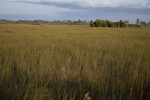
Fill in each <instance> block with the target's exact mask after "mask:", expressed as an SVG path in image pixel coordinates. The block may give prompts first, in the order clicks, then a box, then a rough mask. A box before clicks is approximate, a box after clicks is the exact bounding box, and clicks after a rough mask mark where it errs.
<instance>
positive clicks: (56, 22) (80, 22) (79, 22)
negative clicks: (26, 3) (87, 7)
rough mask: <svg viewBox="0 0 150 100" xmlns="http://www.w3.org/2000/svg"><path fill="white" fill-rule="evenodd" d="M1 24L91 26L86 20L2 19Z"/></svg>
mask: <svg viewBox="0 0 150 100" xmlns="http://www.w3.org/2000/svg"><path fill="white" fill-rule="evenodd" d="M0 24H33V25H42V24H50V25H61V24H62V25H89V22H88V21H86V20H80V19H79V20H77V21H72V20H63V21H59V20H54V21H44V20H33V21H32V20H18V21H12V20H5V19H1V20H0Z"/></svg>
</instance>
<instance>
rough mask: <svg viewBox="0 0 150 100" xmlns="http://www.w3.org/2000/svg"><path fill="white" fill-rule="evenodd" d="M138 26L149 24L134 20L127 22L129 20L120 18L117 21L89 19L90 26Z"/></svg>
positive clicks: (149, 23) (148, 24) (149, 24)
mask: <svg viewBox="0 0 150 100" xmlns="http://www.w3.org/2000/svg"><path fill="white" fill-rule="evenodd" d="M140 26H150V22H148V23H146V22H144V21H140V20H139V19H137V20H136V24H129V21H126V20H125V21H123V20H120V21H118V22H112V21H109V20H100V19H96V20H95V21H93V20H91V21H90V27H140Z"/></svg>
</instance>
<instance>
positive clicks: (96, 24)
mask: <svg viewBox="0 0 150 100" xmlns="http://www.w3.org/2000/svg"><path fill="white" fill-rule="evenodd" d="M0 24H32V25H42V24H48V25H89V24H90V26H91V27H141V26H150V21H149V22H148V23H146V22H145V21H140V20H139V19H137V20H136V23H135V24H129V21H126V20H125V21H123V20H120V21H118V22H112V21H109V20H100V19H96V20H95V21H93V20H91V21H86V20H80V19H79V20H76V21H72V20H63V21H59V20H54V21H44V20H18V21H12V20H6V19H1V20H0Z"/></svg>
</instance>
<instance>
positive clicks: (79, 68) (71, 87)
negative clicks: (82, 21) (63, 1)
mask: <svg viewBox="0 0 150 100" xmlns="http://www.w3.org/2000/svg"><path fill="white" fill-rule="evenodd" d="M87 92H89V95H90V97H91V98H92V100H149V99H150V27H141V28H91V27H89V26H67V25H66V26H65V25H13V24H12V25H11V24H8V25H7V24H3V25H2V24H1V25H0V100H83V98H84V95H85V94H86V93H87Z"/></svg>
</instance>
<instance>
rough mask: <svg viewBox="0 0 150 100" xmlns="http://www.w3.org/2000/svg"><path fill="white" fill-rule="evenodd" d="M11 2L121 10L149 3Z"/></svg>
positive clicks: (98, 0) (86, 0) (92, 0)
mask: <svg viewBox="0 0 150 100" xmlns="http://www.w3.org/2000/svg"><path fill="white" fill-rule="evenodd" d="M13 2H24V3H33V4H41V5H54V6H56V7H64V8H70V9H79V8H100V7H113V8H117V7H122V8H150V4H149V3H145V2H143V3H142V2H114V1H112V0H111V1H110V0H107V1H106V0H82V1H81V0H80V1H79V0H77V1H58V0H57V1H56V0H55V1H54V0H38V1H37V0H36V1H35V0H20V1H13Z"/></svg>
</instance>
